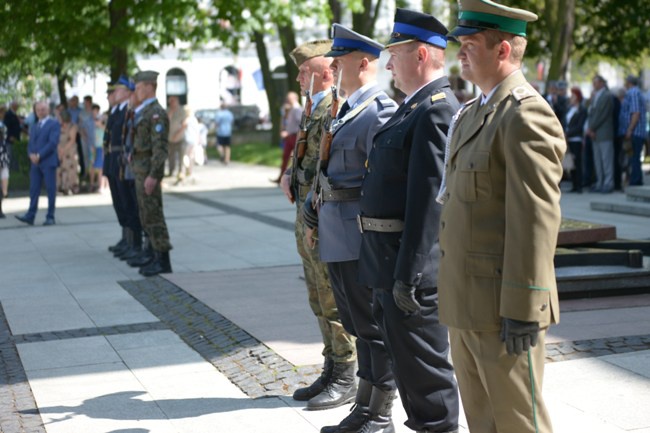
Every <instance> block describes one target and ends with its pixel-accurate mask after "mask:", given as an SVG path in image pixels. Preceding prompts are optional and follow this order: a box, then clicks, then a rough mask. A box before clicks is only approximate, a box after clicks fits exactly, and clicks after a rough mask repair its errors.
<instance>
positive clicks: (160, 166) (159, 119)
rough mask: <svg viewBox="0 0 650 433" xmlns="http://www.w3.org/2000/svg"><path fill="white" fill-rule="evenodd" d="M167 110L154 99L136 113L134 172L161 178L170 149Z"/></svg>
mask: <svg viewBox="0 0 650 433" xmlns="http://www.w3.org/2000/svg"><path fill="white" fill-rule="evenodd" d="M168 136H169V119H168V117H167V112H166V111H165V109H164V108H163V107H161V106H160V104H159V103H158V101H157V100H156V101H154V102H152V103H150V104H149V105H147V106H146V107H144V108H143V109H142V111H141V112H140V113H138V114H137V115H136V120H135V131H134V135H133V160H132V168H133V172H134V173H135V174H136V175H138V176H150V177H153V178H154V179H158V180H161V179H162V178H163V176H164V174H165V161H167V154H168V151H169V150H168V149H169V140H168Z"/></svg>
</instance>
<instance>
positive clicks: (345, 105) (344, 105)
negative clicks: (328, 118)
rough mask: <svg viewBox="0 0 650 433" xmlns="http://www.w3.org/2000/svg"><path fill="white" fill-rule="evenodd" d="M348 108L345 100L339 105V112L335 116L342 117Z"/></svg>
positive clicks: (348, 105)
mask: <svg viewBox="0 0 650 433" xmlns="http://www.w3.org/2000/svg"><path fill="white" fill-rule="evenodd" d="M349 110H350V104H348V101H345V102H344V103H343V105H342V106H341V109H340V110H339V114H337V116H336V118H337V119H342V118H343V116H345V113H347V112H348V111H349Z"/></svg>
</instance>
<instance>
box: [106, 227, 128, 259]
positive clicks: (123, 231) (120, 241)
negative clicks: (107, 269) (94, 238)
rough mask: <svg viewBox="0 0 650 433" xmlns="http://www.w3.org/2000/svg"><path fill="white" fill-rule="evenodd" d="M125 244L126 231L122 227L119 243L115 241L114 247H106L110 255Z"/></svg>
mask: <svg viewBox="0 0 650 433" xmlns="http://www.w3.org/2000/svg"><path fill="white" fill-rule="evenodd" d="M125 243H126V229H125V228H124V227H122V238H121V239H120V240H119V241H117V243H116V244H115V245H111V246H110V247H108V251H110V252H111V253H112V252H113V251H115V250H116V249H118V248H122V247H124V244H125Z"/></svg>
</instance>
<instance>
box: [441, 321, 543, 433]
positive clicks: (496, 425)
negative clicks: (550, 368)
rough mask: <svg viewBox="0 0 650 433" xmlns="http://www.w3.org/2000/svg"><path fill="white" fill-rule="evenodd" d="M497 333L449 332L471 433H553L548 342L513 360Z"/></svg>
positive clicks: (541, 337) (456, 330)
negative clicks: (545, 385) (545, 392)
mask: <svg viewBox="0 0 650 433" xmlns="http://www.w3.org/2000/svg"><path fill="white" fill-rule="evenodd" d="M499 334H500V333H499V332H497V331H487V332H477V331H466V330H462V329H457V328H449V340H450V344H451V357H452V360H453V364H454V370H455V371H456V378H457V380H458V388H459V390H460V396H461V399H462V402H463V408H464V409H465V415H466V417H467V424H468V426H469V430H470V432H471V433H529V432H530V433H552V432H553V427H552V425H551V419H550V417H549V414H548V411H547V409H546V405H545V404H544V399H543V398H542V381H543V378H544V357H545V354H546V351H545V349H544V337H545V335H546V330H542V331H541V332H540V334H539V340H538V342H537V345H536V346H535V347H533V348H531V350H530V351H529V352H528V353H524V354H521V355H519V356H514V355H508V353H507V352H506V346H505V344H504V343H503V342H502V341H501V337H500V335H499Z"/></svg>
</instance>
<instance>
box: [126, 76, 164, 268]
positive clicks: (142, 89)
mask: <svg viewBox="0 0 650 433" xmlns="http://www.w3.org/2000/svg"><path fill="white" fill-rule="evenodd" d="M157 79H158V72H155V71H140V72H138V73H137V74H136V75H135V77H134V80H135V92H136V98H137V100H138V101H141V103H140V105H139V106H138V107H137V108H136V109H135V117H136V122H135V131H134V134H133V155H132V157H131V169H132V170H133V173H134V174H135V191H136V196H137V198H138V210H139V211H140V221H141V222H142V227H143V229H144V230H145V231H146V232H147V234H148V235H149V241H150V242H151V248H152V250H153V255H154V257H153V260H152V261H151V263H149V264H148V265H145V266H143V267H141V268H140V273H141V274H142V275H144V276H146V277H150V276H153V275H157V274H161V273H169V272H171V271H172V267H171V263H170V261H169V250H171V249H172V246H171V244H170V243H169V232H168V231H167V224H166V223H165V215H164V214H163V201H162V190H161V185H160V181H161V180H162V178H163V175H164V173H165V161H166V160H167V139H168V134H169V120H168V119H167V113H166V112H165V109H164V108H162V106H161V105H160V103H158V100H157V99H156V88H157Z"/></svg>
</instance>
